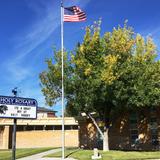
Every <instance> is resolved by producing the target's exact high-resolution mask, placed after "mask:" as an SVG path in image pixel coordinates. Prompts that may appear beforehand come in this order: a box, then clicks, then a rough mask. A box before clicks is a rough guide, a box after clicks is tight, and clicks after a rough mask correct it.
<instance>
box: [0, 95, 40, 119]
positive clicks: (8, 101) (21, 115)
mask: <svg viewBox="0 0 160 160" xmlns="http://www.w3.org/2000/svg"><path fill="white" fill-rule="evenodd" d="M37 106H38V104H37V101H36V100H35V99H31V98H22V97H9V96H0V118H16V119H36V118H37Z"/></svg>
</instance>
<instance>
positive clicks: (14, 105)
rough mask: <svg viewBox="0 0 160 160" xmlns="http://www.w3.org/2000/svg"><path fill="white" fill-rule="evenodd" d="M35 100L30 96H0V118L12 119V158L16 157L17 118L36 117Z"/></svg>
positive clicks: (13, 159)
mask: <svg viewBox="0 0 160 160" xmlns="http://www.w3.org/2000/svg"><path fill="white" fill-rule="evenodd" d="M37 106H38V104H37V101H36V100H35V99H31V98H22V97H9V96H0V118H12V119H13V120H14V124H13V132H12V160H15V159H16V125H17V119H36V118H37Z"/></svg>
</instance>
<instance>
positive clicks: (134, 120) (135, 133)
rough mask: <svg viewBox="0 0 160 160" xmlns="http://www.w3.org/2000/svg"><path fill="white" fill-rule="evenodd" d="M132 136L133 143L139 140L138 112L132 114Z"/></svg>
mask: <svg viewBox="0 0 160 160" xmlns="http://www.w3.org/2000/svg"><path fill="white" fill-rule="evenodd" d="M129 120H130V137H131V143H132V144H136V143H137V142H138V126H137V124H138V118H137V114H136V113H132V114H130V119H129Z"/></svg>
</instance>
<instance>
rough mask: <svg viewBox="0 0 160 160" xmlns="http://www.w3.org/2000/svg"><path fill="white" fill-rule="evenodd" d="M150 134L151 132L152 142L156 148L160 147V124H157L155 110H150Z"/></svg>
mask: <svg viewBox="0 0 160 160" xmlns="http://www.w3.org/2000/svg"><path fill="white" fill-rule="evenodd" d="M149 127H150V132H151V142H152V145H153V146H154V147H157V146H158V145H159V140H158V123H157V114H156V110H155V109H151V110H150V123H149Z"/></svg>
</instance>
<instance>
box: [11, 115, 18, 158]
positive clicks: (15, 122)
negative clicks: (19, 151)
mask: <svg viewBox="0 0 160 160" xmlns="http://www.w3.org/2000/svg"><path fill="white" fill-rule="evenodd" d="M16 125H17V119H16V118H15V119H14V124H13V132H12V160H15V159H16Z"/></svg>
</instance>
